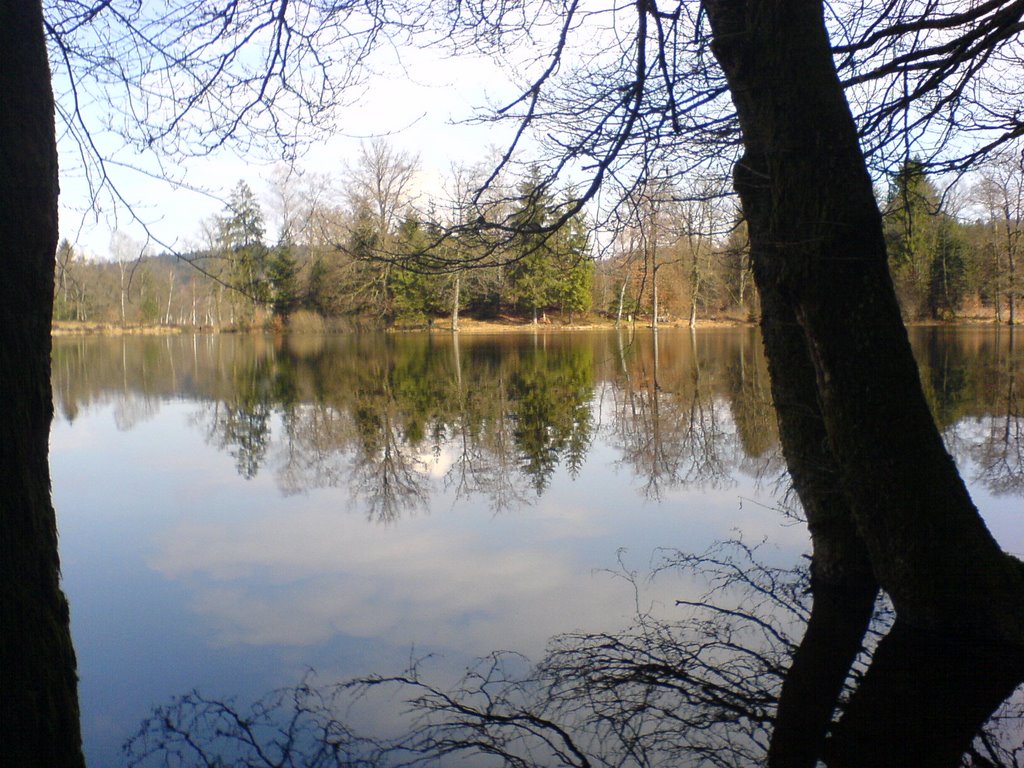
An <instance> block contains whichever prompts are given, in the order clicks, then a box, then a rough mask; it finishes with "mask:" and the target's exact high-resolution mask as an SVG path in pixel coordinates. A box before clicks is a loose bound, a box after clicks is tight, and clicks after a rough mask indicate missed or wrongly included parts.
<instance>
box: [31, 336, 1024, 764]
mask: <svg viewBox="0 0 1024 768" xmlns="http://www.w3.org/2000/svg"><path fill="white" fill-rule="evenodd" d="M912 341H913V343H914V347H915V353H916V354H917V356H918V361H919V365H920V368H921V372H922V379H923V382H924V385H925V389H926V392H927V394H928V397H929V399H930V402H931V404H932V408H933V412H934V413H935V415H936V418H937V420H938V422H939V424H940V426H941V428H942V431H943V433H944V435H945V437H946V441H947V445H948V447H949V449H950V451H951V452H952V453H953V455H954V456H955V458H956V460H957V462H958V464H959V466H960V468H961V471H962V473H963V474H964V476H965V478H966V479H967V480H968V482H969V484H970V486H971V490H972V494H973V496H974V499H975V501H976V503H977V504H978V506H979V508H980V509H981V510H982V512H983V514H984V516H985V518H986V520H987V522H988V524H989V527H990V529H991V530H992V532H993V534H994V535H995V536H996V538H997V540H998V541H999V542H1000V544H1001V545H1002V546H1003V547H1004V549H1006V550H1007V551H1010V552H1012V553H1015V554H1017V555H1022V553H1024V503H1022V500H1024V341H1022V340H1021V339H1020V338H1016V339H1011V337H1010V336H1009V335H1008V334H1007V333H1006V332H1005V331H1003V332H1001V333H999V332H997V331H996V330H995V329H991V328H962V329H955V328H917V329H913V330H912ZM53 383H54V399H55V410H56V415H55V419H54V424H53V429H52V436H51V465H52V480H53V495H54V502H55V506H56V509H57V516H58V525H59V530H60V551H61V559H62V565H63V583H64V588H65V591H66V593H67V595H68V598H69V601H70V604H71V616H72V633H73V637H74V641H75V645H76V649H77V653H78V664H79V674H80V678H81V683H80V696H81V707H82V724H83V732H84V739H85V749H86V755H87V759H88V761H89V764H90V765H93V766H112V765H119V764H122V763H123V761H124V757H123V756H122V754H121V745H122V744H123V743H124V741H125V740H126V739H127V738H129V737H130V736H132V735H133V734H134V733H135V732H136V731H137V730H138V728H139V724H140V722H141V721H142V720H143V719H144V718H145V717H147V715H148V714H149V713H150V712H151V710H152V708H153V707H154V706H156V705H161V704H165V703H166V702H168V701H169V700H171V698H172V697H174V696H178V695H181V694H185V693H187V692H188V691H190V690H193V689H198V690H200V691H201V692H202V693H203V694H204V695H206V696H208V697H211V698H215V699H224V698H230V697H233V699H234V700H236V701H240V702H242V701H250V700H252V699H254V698H256V697H259V696H261V695H262V694H264V693H266V692H267V691H270V690H272V689H275V688H279V687H282V686H290V685H295V684H296V683H298V682H299V681H300V680H302V679H303V677H304V676H306V675H308V674H310V670H315V674H316V678H317V679H318V680H324V681H331V680H340V679H345V678H348V677H352V676H359V675H367V674H372V673H381V674H390V673H397V672H400V671H402V670H404V669H405V668H406V667H408V666H409V662H410V659H421V658H429V661H428V662H426V663H427V664H428V666H429V667H430V670H431V673H432V674H434V675H437V676H438V679H445V678H446V677H451V676H454V675H457V674H458V673H459V672H460V671H462V670H464V669H465V668H466V667H467V665H470V664H472V662H473V660H474V659H476V658H479V657H483V656H485V655H487V654H488V653H490V652H491V651H495V650H507V651H514V652H518V653H522V654H524V655H525V656H527V657H530V658H534V659H537V658H539V657H541V656H542V655H543V654H544V652H545V649H546V648H548V647H549V639H550V638H552V637H554V636H556V635H559V634H561V633H566V632H582V633H598V632H608V633H614V632H616V631H617V630H619V629H620V628H622V627H625V626H628V625H630V624H631V623H632V622H635V619H636V616H637V615H638V611H639V613H640V614H642V615H644V616H650V617H654V618H657V619H659V620H660V619H664V620H672V619H673V617H675V616H677V615H678V614H679V612H680V611H681V610H682V609H681V608H680V606H679V605H677V600H684V601H685V600H690V601H694V602H699V601H700V600H701V599H702V596H703V595H705V594H706V592H707V589H708V585H707V583H704V582H702V580H701V578H699V576H698V575H697V574H695V573H692V572H687V571H685V570H668V571H665V572H663V573H661V575H659V576H658V578H655V579H648V578H647V574H649V573H650V572H652V571H653V570H656V569H657V568H658V566H659V564H660V563H661V562H663V560H664V559H665V558H666V557H671V556H672V555H671V553H672V552H673V551H676V550H679V551H682V552H693V553H700V552H705V551H707V550H708V549H709V548H711V547H713V546H714V545H715V543H716V542H721V541H726V540H733V541H741V542H743V543H744V544H745V545H749V546H751V547H756V548H757V558H758V560H759V562H761V563H764V564H766V565H767V566H770V567H779V568H790V567H793V566H797V565H799V564H800V563H801V562H803V556H804V555H805V554H806V553H807V550H808V538H807V534H806V531H805V529H804V527H803V526H802V525H801V524H800V523H799V511H798V510H797V509H794V507H793V502H792V499H791V498H790V497H789V495H788V494H787V490H788V484H787V482H786V475H785V468H784V464H783V462H782V459H781V456H780V451H779V447H778V443H777V434H776V427H775V422H774V416H773V415H772V412H771V410H770V395H769V385H768V378H767V372H766V368H765V363H764V358H763V352H762V349H761V344H760V338H759V336H758V335H757V333H756V331H754V330H752V329H721V330H718V329H716V330H702V331H698V332H697V333H695V334H690V333H689V332H687V331H678V330H665V331H661V332H660V333H659V334H657V336H654V335H652V334H651V333H650V332H641V331H638V332H636V333H635V334H630V333H628V332H621V333H619V332H578V333H572V334H568V333H553V332H547V333H539V334H529V333H524V334H503V335H494V336H487V335H472V336H469V335H465V336H462V337H461V338H453V337H452V336H451V335H449V334H433V335H425V334H424V335H418V334H403V335H352V336H325V337H321V336H293V337H286V338H281V337H271V336H233V335H221V336H166V337H123V338H121V337H118V338H106V337H74V338H56V339H55V340H54V350H53ZM667 553H668V554H667ZM354 717H356V718H357V719H358V718H359V717H360V716H359V715H354ZM362 717H364V719H365V720H367V724H368V725H369V726H370V727H383V726H382V725H381V718H385V716H384V715H381V714H380V713H377V714H376V715H364V716H362Z"/></svg>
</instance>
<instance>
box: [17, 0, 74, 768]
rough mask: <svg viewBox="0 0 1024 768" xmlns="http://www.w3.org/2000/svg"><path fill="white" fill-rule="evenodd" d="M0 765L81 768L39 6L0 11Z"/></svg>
mask: <svg viewBox="0 0 1024 768" xmlns="http://www.w3.org/2000/svg"><path fill="white" fill-rule="evenodd" d="M0 221H2V223H3V226H2V228H0V232H2V233H3V235H2V239H3V243H4V276H3V279H2V280H0V403H3V406H2V408H3V419H2V422H0V478H2V480H0V763H2V764H3V765H5V766H18V767H20V766H47V768H50V767H53V766H81V765H84V761H83V759H82V752H81V737H80V735H79V733H80V732H79V725H78V694H77V678H76V674H75V655H74V650H73V648H72V646H71V633H70V629H69V621H68V606H67V602H66V601H65V599H64V595H63V593H62V592H61V589H60V581H59V579H60V575H59V567H60V566H59V561H58V557H57V529H56V522H55V516H54V511H53V505H52V503H51V501H50V471H49V464H48V458H47V450H48V442H49V434H50V419H51V416H52V412H53V405H52V397H51V391H50V316H51V311H52V308H53V270H54V254H55V253H56V248H57V150H56V144H55V138H54V122H53V95H52V92H51V90H50V70H49V66H48V64H47V59H46V43H45V40H44V37H43V18H42V4H41V2H39V0H34V1H29V0H0Z"/></svg>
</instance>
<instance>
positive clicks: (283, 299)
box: [267, 244, 300, 323]
mask: <svg viewBox="0 0 1024 768" xmlns="http://www.w3.org/2000/svg"><path fill="white" fill-rule="evenodd" d="M267 280H268V282H269V284H270V294H271V308H272V310H273V312H274V315H275V316H277V317H280V318H281V319H282V320H283V321H284V322H285V323H287V322H288V316H289V315H291V314H292V313H293V312H294V311H295V310H296V309H298V306H299V300H300V295H299V266H298V263H297V262H296V261H295V257H294V256H292V249H291V246H290V245H286V244H281V245H278V246H277V248H275V249H274V252H273V253H272V254H271V255H270V259H269V260H268V261H267Z"/></svg>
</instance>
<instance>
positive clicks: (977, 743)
mask: <svg viewBox="0 0 1024 768" xmlns="http://www.w3.org/2000/svg"><path fill="white" fill-rule="evenodd" d="M664 568H667V569H670V570H672V571H674V572H676V573H678V574H680V575H683V576H684V577H693V576H697V577H699V578H700V579H701V580H703V581H704V583H706V584H708V585H709V589H708V592H707V593H706V594H705V595H703V596H702V597H701V598H700V599H698V600H692V601H685V602H682V603H680V605H681V606H682V608H683V610H684V611H685V613H686V615H685V617H683V618H681V619H677V620H672V621H667V620H663V619H657V618H655V617H654V616H653V615H651V614H650V613H648V612H645V611H639V612H638V614H637V616H636V617H635V621H634V624H633V625H632V626H631V627H630V628H628V629H626V630H624V631H621V632H617V633H597V634H581V633H573V634H567V635H562V636H559V637H556V638H555V639H554V640H553V641H552V642H551V643H550V645H549V650H548V652H547V654H546V655H545V657H544V658H543V659H542V660H541V662H540V663H538V664H535V665H530V664H529V663H528V662H527V661H526V660H525V659H523V658H522V657H520V656H518V655H516V654H512V653H507V652H496V653H494V654H491V655H489V656H487V657H485V658H483V659H481V660H480V661H479V662H478V663H477V664H476V665H475V666H473V667H471V668H470V669H469V670H468V671H467V673H466V675H465V676H464V677H463V678H462V679H461V681H459V682H458V683H457V684H456V685H454V686H452V687H442V686H439V685H436V684H433V683H431V682H430V681H429V680H428V679H427V677H426V676H425V673H424V672H423V670H422V668H418V665H416V664H414V665H413V667H412V668H411V669H409V670H408V671H406V672H405V673H404V674H400V675H396V676H371V677H367V678H363V679H357V680H352V681H347V682H344V683H341V684H335V685H325V686H322V687H316V686H314V685H312V684H311V681H310V680H306V681H304V682H303V683H302V684H300V685H299V686H297V687H295V688H293V689H285V690H282V691H277V692H275V693H273V694H271V695H270V696H268V697H266V698H265V699H263V700H261V701H260V702H257V704H255V705H254V706H253V707H251V708H250V709H247V710H243V709H242V708H240V707H237V706H235V705H234V704H233V703H231V702H227V703H225V702H222V701H212V700H209V699H206V698H204V697H202V696H200V695H199V694H197V693H195V692H193V693H191V694H188V695H186V696H184V697H181V698H179V699H176V700H174V701H172V702H171V704H169V705H167V706H164V707H161V708H159V709H157V710H156V711H155V712H154V714H153V716H152V717H150V718H149V719H148V720H147V721H146V722H145V723H143V726H142V728H141V730H140V731H139V733H138V735H136V736H135V737H134V738H133V739H132V740H130V741H129V743H128V745H127V747H126V751H127V754H128V756H129V764H130V765H133V766H135V765H138V766H148V765H161V764H165V761H166V760H167V759H168V758H173V757H178V756H184V758H185V759H186V763H188V764H192V763H195V762H197V758H200V756H201V759H200V761H201V762H202V761H204V762H203V764H207V765H224V766H230V765H292V764H302V765H331V766H335V765H365V766H371V765H373V766H380V767H384V766H392V765H410V766H414V765H422V766H426V765H437V764H439V763H441V761H442V760H443V759H444V758H447V757H458V758H461V759H464V760H467V761H469V763H468V764H477V763H478V762H480V761H482V760H487V764H495V765H505V766H517V767H522V768H527V766H548V765H550V766H555V765H558V766H577V767H579V768H583V767H584V766H598V765H605V766H612V765H638V766H662V765H682V766H722V767H723V768H725V767H728V768H738V767H739V766H755V765H763V764H765V763H766V762H767V763H768V764H769V765H811V766H813V765H815V764H817V759H818V758H819V757H822V756H823V757H824V759H825V762H826V764H829V765H845V763H841V762H839V760H838V759H836V760H833V754H832V753H831V752H830V747H829V743H830V740H831V739H833V738H843V729H844V726H845V724H846V721H847V720H848V719H849V718H850V715H851V713H854V716H859V715H860V713H859V712H858V707H860V706H861V705H860V704H858V700H861V701H863V700H868V699H870V698H871V696H870V692H869V693H868V696H864V695H863V689H866V688H868V687H870V685H871V684H872V683H871V682H870V681H871V680H872V678H871V677H870V675H871V674H872V672H867V670H869V669H870V670H874V669H876V668H877V666H878V660H879V656H880V655H883V654H885V653H886V652H887V651H886V649H885V643H886V642H888V641H889V638H891V636H892V634H893V633H892V632H891V631H890V632H889V635H888V637H887V639H885V640H883V641H882V644H881V645H879V646H878V651H877V652H876V653H875V654H874V660H872V658H871V653H870V651H866V652H863V653H861V655H860V657H859V658H858V659H857V661H856V663H855V664H854V667H853V670H852V674H851V676H850V679H849V680H847V681H846V684H845V686H844V685H843V680H842V679H840V680H839V685H840V687H843V688H845V691H844V692H843V694H842V696H841V698H840V706H839V711H840V713H841V716H840V717H839V718H838V720H837V721H833V719H832V717H831V713H832V708H833V702H832V701H831V700H826V701H824V702H821V701H818V700H813V699H808V700H805V701H803V702H793V701H790V702H788V703H786V702H784V703H783V704H781V705H780V704H779V703H778V700H779V694H780V691H781V689H782V684H783V680H784V679H785V678H786V676H787V674H791V672H787V667H789V666H790V661H791V659H792V657H793V655H794V653H797V652H798V651H797V648H798V646H799V647H801V648H803V649H806V647H807V644H806V642H804V643H802V644H801V643H800V637H801V635H802V634H803V633H804V630H805V629H806V628H807V626H808V622H810V623H811V624H812V625H813V623H814V622H815V621H816V619H820V616H818V615H817V613H818V611H819V610H820V609H819V607H818V606H817V605H815V606H814V608H813V610H812V607H811V599H810V596H809V592H808V586H809V583H810V582H809V575H808V572H807V570H806V569H805V568H803V567H800V568H795V569H783V568H776V567H770V566H767V565H765V564H763V563H760V562H758V560H757V558H756V552H755V551H753V550H751V549H750V548H748V547H746V546H744V545H742V544H738V543H731V544H726V545H717V546H715V547H713V548H712V549H710V550H709V551H707V552H705V553H703V554H700V555H684V554H676V555H672V556H670V557H669V558H668V559H667V560H666V562H665V565H664ZM626 576H627V578H629V579H631V580H632V582H633V584H634V587H636V586H637V581H636V578H635V576H634V575H632V574H626ZM638 597H639V592H638ZM891 619H892V613H891V611H890V610H888V609H884V610H882V611H880V612H879V614H878V617H877V618H876V619H875V622H874V624H873V626H872V628H871V630H870V631H869V633H868V637H867V641H868V643H869V644H870V645H871V646H874V645H876V644H877V643H878V638H879V637H881V636H882V635H883V634H884V633H885V632H886V630H888V629H889V628H890V624H891ZM897 631H898V630H897ZM818 641H819V651H820V652H821V654H824V655H828V654H829V653H834V652H835V651H834V648H831V647H830V642H835V641H838V642H839V643H840V644H841V643H842V642H844V638H842V637H838V638H836V637H832V638H830V637H829V636H828V635H827V634H823V635H819V638H818ZM857 644H858V647H859V639H858V642H857ZM957 650H959V649H957ZM821 661H823V657H822V656H821V655H819V658H818V659H817V662H821ZM827 667H828V664H827V663H826V664H824V665H823V666H821V667H820V668H821V669H825V670H827ZM946 671H947V670H945V669H936V670H934V671H933V675H932V678H933V679H934V680H936V681H937V683H936V685H937V687H938V688H941V687H942V684H943V682H942V677H943V674H944V673H945V672H946ZM844 676H845V675H844ZM893 678H895V679H897V680H898V679H899V674H898V673H897V674H895V675H893ZM396 692H397V693H398V694H399V696H400V697H401V698H402V699H403V700H404V702H405V705H406V707H407V711H408V714H409V719H408V720H405V721H400V722H399V721H397V720H396V722H395V723H394V724H393V725H394V726H396V727H398V728H400V729H404V732H402V733H399V734H397V735H394V734H392V735H390V736H389V735H384V736H382V735H380V734H379V733H378V734H373V735H372V736H371V735H366V736H360V735H357V734H356V733H355V732H354V731H353V730H352V729H351V728H350V727H348V726H347V725H346V723H345V720H344V719H343V718H346V717H351V715H353V714H355V713H354V710H353V707H358V706H369V707H371V708H372V707H374V706H375V701H376V700H375V699H374V696H375V694H382V695H383V697H384V699H390V697H392V696H393V695H394V694H395V693H396ZM808 692H809V693H813V692H814V691H813V690H809V691H808ZM932 693H934V691H921V692H919V694H918V696H917V698H916V700H915V701H914V702H913V703H914V704H915V705H916V706H918V707H920V708H923V709H925V710H929V709H931V710H933V711H934V710H936V709H937V708H942V709H943V712H944V714H943V719H942V721H941V723H940V722H939V721H938V720H930V721H928V722H927V723H926V727H928V728H929V730H930V740H931V742H932V743H934V744H936V745H939V746H941V745H942V744H943V742H944V741H946V742H947V743H949V741H950V740H949V739H948V738H946V737H947V734H948V733H952V732H955V731H957V730H958V729H962V728H963V727H964V726H965V725H969V726H970V727H971V729H972V730H970V732H969V733H968V735H967V739H966V741H965V742H964V743H963V744H961V745H960V746H961V749H960V750H959V751H958V752H957V753H956V755H959V754H960V752H966V754H965V755H964V757H963V761H962V765H965V766H990V768H994V767H995V766H1006V767H1007V768H1009V767H1011V766H1020V765H1021V760H1022V759H1024V745H1022V743H1021V738H1020V735H1021V728H1022V725H1021V717H1022V715H1024V699H1022V698H1021V696H1020V695H1018V696H1017V697H1016V698H1013V699H1011V700H1010V701H1009V702H1008V703H1006V704H1004V705H1003V707H1002V708H1001V709H1000V711H999V712H998V713H997V715H996V716H995V717H994V718H993V719H992V720H991V721H990V722H989V723H988V724H987V726H986V728H985V729H984V730H982V731H981V732H980V735H978V736H977V737H976V738H974V737H973V734H974V733H975V732H976V730H977V726H978V725H979V724H977V723H975V724H971V723H969V721H968V720H963V719H960V718H961V716H962V715H963V714H964V713H965V710H964V707H963V706H962V705H963V702H959V701H957V702H953V701H949V700H942V699H939V700H935V701H924V700H923V699H924V697H926V696H928V695H930V694H932ZM1019 693H1024V691H1022V692H1019ZM873 703H874V705H876V707H877V708H876V709H875V710H874V716H876V717H885V718H890V719H891V721H892V727H894V728H902V727H904V726H905V725H906V722H907V720H908V716H907V715H904V714H901V713H900V712H899V711H893V709H892V707H891V706H890V707H887V706H886V705H885V702H884V701H879V700H878V699H877V697H876V698H875V699H874V701H873ZM904 703H906V702H904ZM787 706H788V707H794V706H795V707H796V708H797V710H798V711H796V712H789V713H786V712H783V711H781V710H782V708H784V707H787ZM814 710H819V711H823V712H825V713H826V715H827V716H826V717H825V719H824V720H823V721H821V722H820V723H819V724H818V725H819V726H820V727H821V729H822V733H821V734H820V735H821V738H820V739H819V740H815V739H814V738H813V734H811V733H809V732H808V728H807V723H808V722H810V723H811V727H818V726H816V725H815V724H814V718H811V719H810V720H809V721H808V720H801V719H800V717H801V716H802V715H806V714H808V713H809V712H812V711H814ZM909 717H911V718H912V717H913V715H910V716H909ZM784 722H788V723H789V724H790V726H789V727H792V725H793V724H794V722H795V723H796V727H797V732H795V733H792V732H791V733H789V734H788V735H789V736H790V737H794V736H796V737H803V740H802V741H801V742H800V744H799V746H800V747H801V749H803V750H804V751H805V752H806V753H807V754H806V755H805V756H804V760H803V761H802V762H801V761H794V762H785V761H784V760H780V754H779V744H778V742H779V740H780V733H779V731H780V729H782V728H783V727H784V726H783V725H782V723H784ZM785 735H786V734H783V736H785ZM332 750H333V751H332ZM937 751H938V750H936V751H934V752H931V753H919V754H917V755H910V756H909V758H907V759H903V760H902V762H901V758H903V757H906V756H899V755H884V756H880V755H863V757H864V761H863V762H862V763H861V764H863V765H882V764H885V765H910V764H915V765H937V764H938V763H936V762H929V758H930V757H932V756H934V755H935V754H937ZM956 755H955V756H954V761H953V763H955V762H956ZM789 757H790V758H791V759H792V757H793V755H792V754H791V755H790V756H789Z"/></svg>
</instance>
